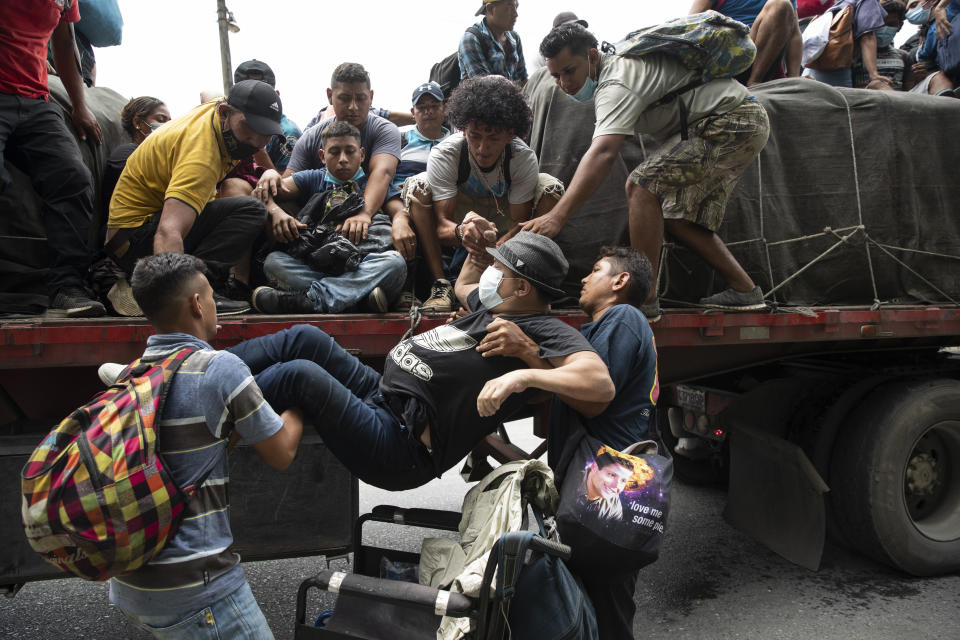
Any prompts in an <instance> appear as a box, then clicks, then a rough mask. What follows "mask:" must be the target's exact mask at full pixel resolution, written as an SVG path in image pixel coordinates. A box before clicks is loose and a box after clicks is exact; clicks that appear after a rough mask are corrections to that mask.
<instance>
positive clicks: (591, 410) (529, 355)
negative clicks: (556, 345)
mask: <svg viewBox="0 0 960 640" xmlns="http://www.w3.org/2000/svg"><path fill="white" fill-rule="evenodd" d="M477 351H479V352H480V354H481V355H482V356H483V357H484V358H489V357H492V356H506V357H512V358H519V359H521V360H523V362H524V364H526V365H527V367H529V368H531V369H552V368H553V364H551V363H550V361H549V360H546V359H544V358H541V357H540V346H539V345H538V344H537V343H536V342H534V341H533V340H532V339H531V338H530V336H528V335H527V334H525V333H524V332H523V330H522V329H520V327H518V326H517V325H516V324H514V323H513V322H510V321H509V320H504V319H503V318H497V319H496V320H494V321H493V322H491V323H490V324H489V325H488V326H487V335H486V336H485V337H484V338H483V340H481V341H480V344H479V345H477ZM557 396H558V397H559V398H560V399H561V400H563V401H564V402H565V403H566V404H568V405H570V406H571V407H573V409H574V410H576V411H577V412H578V413H580V414H581V415H584V416H586V417H588V418H593V417H594V416H598V415H600V414H601V413H603V412H604V411H605V410H606V408H607V406H608V405H609V404H610V402H609V401H606V402H588V401H586V400H577V399H576V398H573V397H570V396H568V395H564V394H557Z"/></svg>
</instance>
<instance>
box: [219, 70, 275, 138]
mask: <svg viewBox="0 0 960 640" xmlns="http://www.w3.org/2000/svg"><path fill="white" fill-rule="evenodd" d="M227 104H229V105H230V106H231V107H236V108H237V109H239V110H240V111H241V112H242V113H243V117H244V118H246V120H247V124H249V125H250V126H251V127H252V128H253V130H254V131H256V132H257V133H259V134H260V135H264V136H268V135H280V134H282V133H283V127H281V126H280V118H281V117H282V116H283V104H282V103H281V102H280V96H278V95H277V92H276V91H274V90H273V88H272V87H271V86H270V85H268V84H267V83H266V82H260V81H259V80H243V81H241V82H238V83H237V84H235V85H233V87H232V88H231V89H230V95H229V96H227Z"/></svg>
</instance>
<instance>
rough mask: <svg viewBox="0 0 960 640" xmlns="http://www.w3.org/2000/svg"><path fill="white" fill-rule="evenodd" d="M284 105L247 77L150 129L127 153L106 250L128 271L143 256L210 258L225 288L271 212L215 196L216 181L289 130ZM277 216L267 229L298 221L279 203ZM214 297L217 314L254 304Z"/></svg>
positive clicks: (247, 200) (244, 200)
mask: <svg viewBox="0 0 960 640" xmlns="http://www.w3.org/2000/svg"><path fill="white" fill-rule="evenodd" d="M282 112H283V109H282V107H281V102H280V97H279V96H278V95H277V93H276V91H274V90H273V89H272V88H271V87H270V85H268V84H266V83H264V82H260V81H258V80H244V81H243V82H238V83H237V84H236V85H234V86H233V88H232V89H231V90H230V95H229V96H228V97H227V99H226V100H222V99H221V100H215V101H212V102H208V103H206V104H202V105H200V106H199V107H196V108H195V109H193V110H192V111H190V112H189V113H188V114H186V115H184V116H182V117H180V118H177V119H176V120H172V121H170V122H169V123H167V124H165V125H163V126H162V127H160V128H159V129H157V130H156V131H155V132H154V133H153V134H152V135H150V136H148V137H147V139H146V140H145V141H144V142H143V144H141V145H140V146H139V147H137V150H136V151H134V152H133V154H132V155H131V156H130V159H129V160H127V165H126V167H125V168H124V170H123V173H122V174H120V179H119V181H118V182H117V187H116V189H115V190H114V192H113V197H112V198H111V199H110V215H109V218H108V220H107V244H106V250H107V253H109V254H110V255H111V256H113V258H114V260H115V261H116V262H117V264H118V265H119V266H120V267H121V268H122V269H123V270H124V271H126V272H127V274H130V273H131V272H132V271H133V267H134V265H135V264H136V262H137V260H138V259H139V258H142V257H143V256H147V255H152V254H156V253H163V252H165V251H171V252H175V253H189V254H192V255H195V256H197V257H198V258H200V259H202V260H203V261H204V262H205V263H206V264H207V267H208V268H209V269H210V272H211V275H212V278H211V279H212V282H213V283H214V289H215V290H218V289H219V290H220V291H222V289H223V287H224V285H225V283H226V280H227V277H228V273H229V270H230V267H232V266H233V265H236V264H239V263H241V262H242V261H243V260H244V259H245V257H246V256H247V255H248V253H249V251H250V248H251V246H252V244H253V242H254V240H255V239H256V238H257V236H258V235H259V234H260V233H262V232H263V231H264V225H265V224H266V222H267V218H268V214H267V210H266V208H265V207H264V205H263V203H261V202H260V201H259V200H257V199H256V198H253V197H234V198H220V199H217V200H214V195H215V193H216V189H217V184H218V183H219V182H220V181H221V180H222V179H223V178H224V176H226V175H227V173H228V172H229V171H230V169H232V168H233V166H234V165H235V164H236V162H237V160H241V159H243V158H248V157H250V156H252V155H253V154H254V153H256V152H257V151H258V150H260V149H262V148H263V147H264V146H265V145H266V144H267V143H268V142H270V140H271V139H272V138H273V136H274V135H277V134H280V133H282V132H283V129H282V128H281V126H280V118H281V114H282ZM271 215H273V216H277V217H281V218H282V220H273V219H271V220H270V225H269V228H274V227H275V225H277V224H279V225H281V227H283V226H284V225H292V226H291V228H295V227H296V220H295V219H294V218H291V217H290V216H287V214H285V213H283V212H282V211H280V210H278V211H277V212H276V213H274V214H271ZM244 284H246V283H244ZM214 298H215V300H216V301H217V313H218V314H219V315H231V314H237V313H244V312H246V311H249V310H250V305H249V302H248V301H237V300H230V299H228V298H227V297H226V296H224V295H221V293H220V292H218V293H216V294H215V295H214ZM115 306H116V307H119V306H120V305H117V304H116V303H115ZM118 310H119V309H118Z"/></svg>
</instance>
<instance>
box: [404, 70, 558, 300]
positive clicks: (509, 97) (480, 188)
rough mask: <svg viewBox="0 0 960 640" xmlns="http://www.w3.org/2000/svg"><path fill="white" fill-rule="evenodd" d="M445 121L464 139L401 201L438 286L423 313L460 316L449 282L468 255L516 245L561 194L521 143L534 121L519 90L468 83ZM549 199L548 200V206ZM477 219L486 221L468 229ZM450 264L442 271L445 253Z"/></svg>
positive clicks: (500, 83)
mask: <svg viewBox="0 0 960 640" xmlns="http://www.w3.org/2000/svg"><path fill="white" fill-rule="evenodd" d="M447 116H448V118H449V120H450V121H451V122H452V123H453V125H454V126H455V127H457V128H458V129H460V131H459V132H457V133H455V134H453V135H451V136H450V137H448V138H447V139H446V140H444V141H443V142H441V143H440V144H438V145H437V146H436V147H434V148H433V150H432V151H431V152H430V156H429V158H428V160H427V170H426V172H425V173H421V174H419V175H416V176H412V177H410V178H408V179H407V180H406V182H405V183H404V187H403V194H402V199H403V203H404V208H405V209H406V210H408V211H409V212H410V218H411V220H412V222H413V226H414V229H415V230H416V233H417V237H418V239H419V244H420V247H421V250H422V252H423V256H424V259H425V260H426V262H427V266H428V267H429V269H430V273H431V276H432V277H433V279H434V283H433V287H432V288H431V296H430V298H428V299H427V300H426V301H425V302H424V304H423V307H422V308H423V309H424V310H425V311H437V312H448V311H452V310H453V309H454V308H455V303H456V300H455V297H454V294H453V286H452V285H451V283H450V280H449V279H448V278H449V277H453V276H455V275H456V274H457V273H459V271H460V265H462V263H463V259H464V258H465V257H466V255H467V254H468V253H470V254H474V255H478V256H480V255H483V252H484V250H485V249H486V248H487V247H493V246H495V245H498V244H500V243H502V242H503V241H505V240H506V239H508V238H510V237H512V236H513V235H514V234H515V233H516V232H517V231H518V230H519V228H520V227H519V225H520V223H522V222H525V221H527V220H530V219H531V218H535V217H537V216H540V215H543V214H544V213H546V212H547V211H549V210H550V209H551V208H553V206H554V205H555V204H556V203H557V201H558V199H559V198H560V196H561V195H562V194H563V185H562V184H561V183H560V181H559V180H557V179H556V178H554V177H552V176H549V175H547V174H541V173H540V169H539V164H538V162H537V156H536V154H535V153H534V152H533V150H532V149H530V147H528V146H527V145H526V144H525V143H524V142H523V140H521V137H522V136H524V135H526V133H527V132H528V131H529V130H530V123H531V120H532V114H531V112H530V107H529V106H527V103H526V100H525V99H524V97H523V94H522V93H521V91H520V89H519V88H518V87H517V86H516V85H515V84H513V83H511V82H510V81H508V80H506V79H505V78H503V77H501V76H483V77H478V78H470V79H468V80H465V81H464V82H463V83H462V84H461V85H460V86H459V87H458V88H457V90H456V91H455V92H454V94H453V96H452V97H451V98H450V104H449V106H448V108H447ZM544 195H549V196H550V197H548V198H544V197H543V196H544ZM471 211H473V212H476V213H478V214H479V215H480V216H481V217H480V218H473V219H471V220H470V221H468V222H464V221H463V220H464V216H466V214H467V213H469V212H471ZM445 249H446V254H447V257H449V258H451V262H450V263H449V264H448V265H447V267H446V270H445V269H444V253H445V251H444V250H445Z"/></svg>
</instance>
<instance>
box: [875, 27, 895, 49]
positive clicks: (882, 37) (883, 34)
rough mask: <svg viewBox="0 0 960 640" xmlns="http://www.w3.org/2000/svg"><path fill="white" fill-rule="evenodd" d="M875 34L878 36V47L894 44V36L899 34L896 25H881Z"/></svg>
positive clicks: (884, 47)
mask: <svg viewBox="0 0 960 640" xmlns="http://www.w3.org/2000/svg"><path fill="white" fill-rule="evenodd" d="M874 34H875V35H876V36H877V49H886V48H887V47H889V46H890V45H891V44H893V37H894V36H895V35H897V28H896V27H880V28H879V29H877V30H876V31H874Z"/></svg>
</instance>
